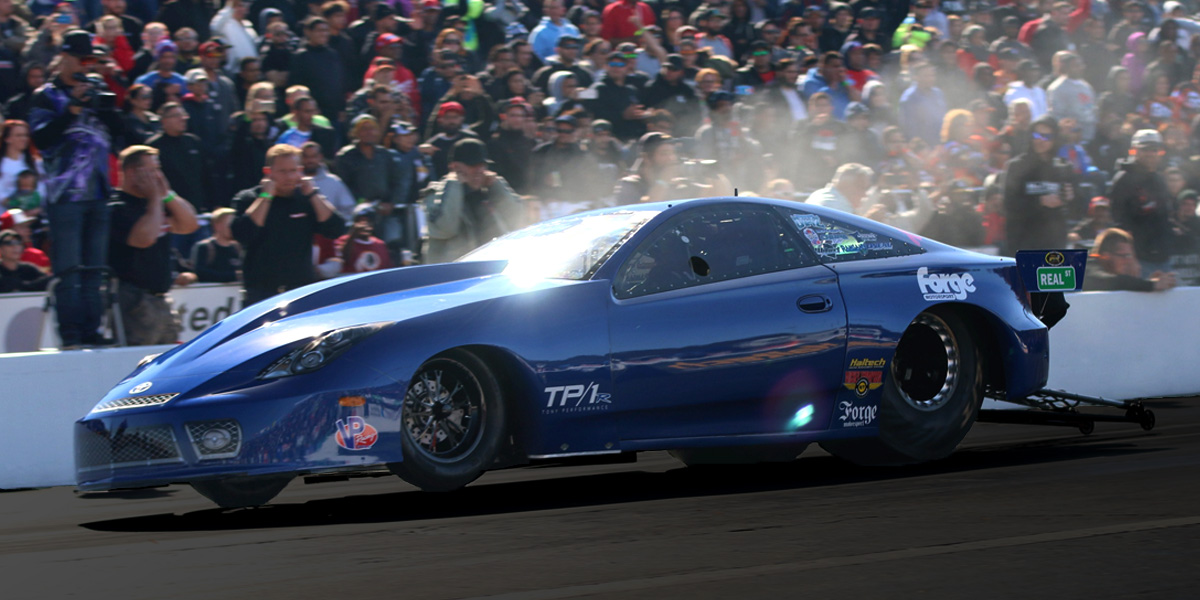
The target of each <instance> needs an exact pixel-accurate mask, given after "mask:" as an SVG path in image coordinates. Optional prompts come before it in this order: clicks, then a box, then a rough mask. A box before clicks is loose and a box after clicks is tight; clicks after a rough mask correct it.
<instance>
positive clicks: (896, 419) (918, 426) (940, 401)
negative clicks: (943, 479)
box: [821, 312, 983, 466]
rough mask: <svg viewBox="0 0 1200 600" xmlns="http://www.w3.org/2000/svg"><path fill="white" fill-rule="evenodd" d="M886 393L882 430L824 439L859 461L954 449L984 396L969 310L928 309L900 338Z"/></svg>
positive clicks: (914, 459) (940, 454)
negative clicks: (859, 436)
mask: <svg viewBox="0 0 1200 600" xmlns="http://www.w3.org/2000/svg"><path fill="white" fill-rule="evenodd" d="M889 375H890V377H888V378H887V381H886V382H884V386H883V397H882V398H881V400H880V407H879V409H880V417H879V437H877V438H862V439H848V440H829V441H826V442H822V443H821V447H822V448H824V449H825V450H826V451H828V452H829V453H830V454H833V455H834V456H837V457H839V458H843V459H845V460H848V461H850V462H853V463H856V464H860V465H870V466H884V465H904V464H913V463H919V462H925V461H930V460H938V459H941V458H945V457H947V456H949V455H950V454H951V453H952V452H954V449H955V448H956V447H958V444H959V442H961V441H962V440H963V438H964V437H966V435H967V432H968V431H970V430H971V425H973V424H974V423H975V418H976V417H977V416H978V415H979V406H980V403H981V402H982V401H983V369H982V368H981V357H980V354H979V349H978V348H977V347H976V346H975V343H974V341H973V340H972V338H971V330H970V328H969V327H968V326H967V324H966V321H965V320H963V318H962V317H960V316H958V315H956V314H954V313H949V312H924V313H921V314H920V315H918V316H917V318H916V319H914V320H913V322H912V324H910V325H909V326H908V329H907V330H905V332H904V335H903V336H901V338H900V343H899V344H898V345H897V346H896V355H895V357H894V358H893V359H892V366H891V369H890V370H889Z"/></svg>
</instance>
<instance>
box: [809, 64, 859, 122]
mask: <svg viewBox="0 0 1200 600" xmlns="http://www.w3.org/2000/svg"><path fill="white" fill-rule="evenodd" d="M850 87H851V86H850V82H849V81H847V80H846V67H845V64H844V63H843V62H842V55H841V54H839V53H838V52H836V51H832V50H831V51H829V52H826V53H825V54H823V55H822V56H821V66H819V67H817V68H815V69H813V70H811V71H809V72H808V75H807V76H806V77H805V78H804V82H803V85H802V86H801V88H800V93H801V94H802V95H803V96H804V99H805V100H806V101H807V100H808V99H809V98H811V97H812V95H813V94H815V93H817V92H825V93H826V94H829V98H830V99H831V100H832V101H833V116H834V118H836V119H837V120H839V121H844V120H846V106H848V105H849V104H850V102H851V101H853V100H854V99H853V98H851V97H850V93H851V92H850Z"/></svg>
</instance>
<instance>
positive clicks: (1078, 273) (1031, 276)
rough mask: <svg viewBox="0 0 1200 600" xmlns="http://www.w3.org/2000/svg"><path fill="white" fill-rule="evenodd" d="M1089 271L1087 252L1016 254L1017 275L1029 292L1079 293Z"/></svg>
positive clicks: (1026, 251) (1030, 252)
mask: <svg viewBox="0 0 1200 600" xmlns="http://www.w3.org/2000/svg"><path fill="white" fill-rule="evenodd" d="M1086 269H1087V250H1021V251H1019V252H1017V271H1018V272H1020V273H1021V281H1022V282H1023V283H1024V284H1025V289H1026V290H1028V291H1030V292H1078V291H1080V290H1082V289H1083V275H1084V271H1085V270H1086Z"/></svg>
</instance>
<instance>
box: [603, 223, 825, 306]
mask: <svg viewBox="0 0 1200 600" xmlns="http://www.w3.org/2000/svg"><path fill="white" fill-rule="evenodd" d="M801 244H802V242H800V241H799V239H798V238H797V237H796V235H795V233H794V232H792V231H789V227H788V226H787V225H786V223H785V222H784V221H783V220H782V219H781V218H780V217H779V215H778V214H775V213H774V212H772V211H770V210H767V209H763V208H759V207H754V206H744V205H742V206H707V207H702V208H697V209H695V210H691V211H688V212H685V213H683V214H681V215H678V216H676V217H674V218H673V219H671V220H670V221H667V222H666V223H664V224H663V225H662V226H660V227H659V228H658V229H657V230H656V231H655V232H654V233H653V234H652V235H651V237H650V238H649V239H648V240H646V241H645V242H643V243H642V245H641V246H639V247H638V249H637V251H636V252H634V254H633V256H631V257H630V258H629V260H628V261H626V263H625V264H624V265H623V266H622V267H621V270H620V272H618V273H617V277H616V280H615V281H614V283H613V293H614V294H615V295H616V297H617V298H622V299H623V298H635V297H638V296H645V295H647V294H656V293H658V292H666V291H670V290H677V289H681V288H685V287H692V286H697V285H703V284H706V283H714V282H717V281H725V280H728V279H738V278H741V277H750V276H752V275H761V274H763V273H772V272H775V271H783V270H786V269H796V268H799V267H807V266H812V265H815V264H817V261H816V260H815V259H814V258H813V257H812V255H811V254H810V253H809V252H807V251H806V250H805V249H804V248H803V247H802V246H801Z"/></svg>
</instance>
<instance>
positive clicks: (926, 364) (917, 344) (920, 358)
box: [892, 314, 960, 411]
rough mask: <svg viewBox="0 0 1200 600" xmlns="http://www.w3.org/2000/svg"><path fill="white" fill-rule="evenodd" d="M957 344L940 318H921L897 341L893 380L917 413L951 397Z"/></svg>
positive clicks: (955, 380) (956, 371) (955, 381)
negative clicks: (898, 342)
mask: <svg viewBox="0 0 1200 600" xmlns="http://www.w3.org/2000/svg"><path fill="white" fill-rule="evenodd" d="M959 369H960V364H959V357H958V342H957V341H956V340H955V339H954V334H953V333H952V332H951V331H950V326H949V325H947V324H946V322H945V321H943V320H941V319H940V318H938V317H936V316H934V315H929V314H922V315H920V316H919V317H917V319H916V320H915V321H913V324H912V325H910V326H909V328H908V330H907V331H905V332H904V336H903V337H902V338H900V344H899V346H898V347H897V348H896V358H895V359H894V360H893V361H892V378H893V379H894V380H895V381H896V383H897V384H898V387H899V388H900V396H901V397H902V398H904V401H905V402H907V403H908V405H909V406H912V407H913V408H915V409H917V410H923V411H934V410H937V409H938V408H941V406H942V405H943V404H945V403H946V402H947V401H949V399H950V398H951V397H952V396H954V392H955V390H956V389H957V387H958V379H959Z"/></svg>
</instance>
